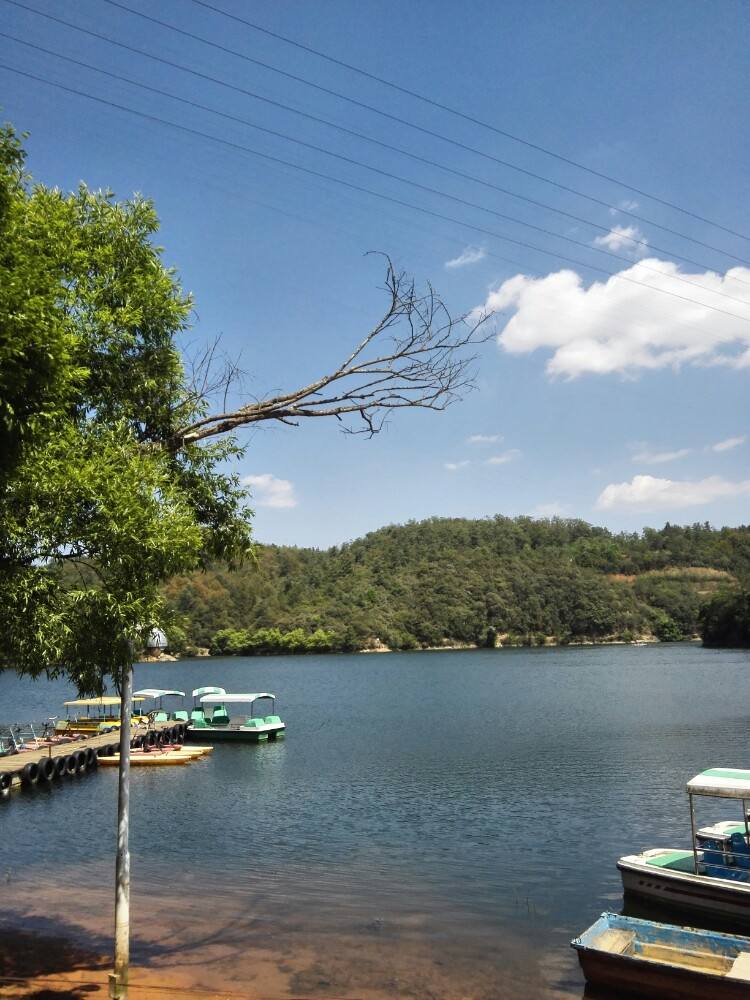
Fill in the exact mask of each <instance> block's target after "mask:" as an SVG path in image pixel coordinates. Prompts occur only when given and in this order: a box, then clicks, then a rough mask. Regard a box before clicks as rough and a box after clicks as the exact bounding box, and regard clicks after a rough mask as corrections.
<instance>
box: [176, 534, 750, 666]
mask: <svg viewBox="0 0 750 1000" xmlns="http://www.w3.org/2000/svg"><path fill="white" fill-rule="evenodd" d="M749 554H750V530H748V529H747V528H737V529H722V530H721V531H716V530H714V529H712V528H711V527H709V526H707V525H690V526H686V527H680V528H678V527H675V526H673V525H666V526H665V527H664V528H662V529H660V530H655V529H650V528H649V529H646V530H645V531H644V532H643V533H641V534H635V533H634V534H619V535H616V534H612V533H610V532H609V531H607V530H605V529H603V528H597V527H592V526H591V525H588V524H586V523H585V522H583V521H578V520H564V519H557V518H555V519H552V520H535V519H532V518H528V517H521V518H515V519H511V518H506V517H500V516H498V517H494V518H487V519H484V520H463V519H444V518H433V519H431V520H428V521H423V522H421V523H410V524H407V525H402V526H392V527H387V528H382V529H381V530H379V531H375V532H373V533H371V534H369V535H367V536H366V537H364V538H361V539H359V540H357V541H355V542H352V543H351V544H348V545H343V546H340V547H335V548H332V549H328V550H326V551H319V550H315V549H296V548H288V547H277V546H258V547H257V550H256V560H255V561H254V563H253V564H252V565H248V566H247V567H245V568H243V569H241V570H239V571H236V572H230V571H228V570H227V569H226V568H224V567H221V566H215V567H214V568H213V569H211V570H210V571H209V572H207V573H201V574H191V575H188V576H182V577H178V578H176V579H174V580H172V581H170V582H169V583H168V584H167V586H166V588H165V593H166V596H167V598H168V600H169V604H170V607H172V609H173V610H174V611H175V613H176V614H178V615H181V616H182V617H183V619H184V621H185V624H186V636H187V641H188V644H189V645H197V646H209V647H211V648H212V649H215V650H217V651H222V652H239V651H243V652H245V653H251V652H254V651H259V649H258V648H257V647H256V648H253V644H252V642H250V641H244V640H242V639H240V640H237V641H235V640H232V642H229V643H228V644H227V643H225V644H223V645H222V643H224V640H223V639H222V640H220V639H219V638H218V636H217V633H220V634H221V635H222V636H224V635H229V634H231V635H235V634H237V633H239V634H241V635H242V636H251V635H253V634H255V633H258V632H259V631H264V630H273V629H275V630H277V631H278V633H279V634H280V635H283V634H287V633H290V632H292V631H294V630H299V629H301V630H302V632H303V633H304V634H305V635H307V636H311V635H312V634H313V633H314V632H315V631H316V630H318V629H323V630H324V631H325V632H326V633H330V634H331V635H332V636H333V639H332V646H333V648H336V649H360V648H363V647H364V646H366V645H367V643H368V642H369V641H371V640H372V639H374V638H379V639H380V640H381V641H383V642H385V643H386V644H387V645H389V646H391V647H394V648H403V649H410V648H417V647H422V646H437V645H441V644H443V643H446V642H464V643H477V644H480V645H486V644H488V641H489V639H490V638H493V637H494V636H506V637H508V638H507V639H506V641H513V642H539V641H543V640H544V637H548V636H554V637H555V638H556V639H558V640H559V641H563V642H564V641H580V640H584V639H602V638H615V637H621V638H623V639H628V638H634V637H635V636H637V635H640V634H653V635H656V636H657V637H658V638H661V639H663V640H674V639H680V638H690V637H692V636H694V635H695V634H696V633H697V631H698V627H699V612H700V608H701V606H702V604H703V603H705V601H706V600H707V599H709V598H710V597H711V596H712V594H713V593H714V592H715V591H716V590H717V588H718V587H720V586H721V585H722V583H724V582H725V581H726V580H727V579H728V578H729V576H730V575H733V574H735V573H737V572H740V571H741V568H742V566H743V565H745V564H746V562H747V559H748V555H749ZM281 648H282V647H281V646H279V647H277V648H275V649H274V651H280V650H281ZM260 651H269V650H268V649H263V650H260Z"/></svg>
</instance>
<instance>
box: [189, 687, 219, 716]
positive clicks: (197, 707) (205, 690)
mask: <svg viewBox="0 0 750 1000" xmlns="http://www.w3.org/2000/svg"><path fill="white" fill-rule="evenodd" d="M206 694H226V691H225V690H224V688H222V687H199V688H196V689H195V690H194V691H193V692H192V694H191V697H192V699H193V710H192V711H191V713H190V721H191V722H195V721H197V722H198V723H199V724H200V722H201V721H203V722H205V721H206V710H205V708H204V707H203V705H201V704H200V701H199V699H200V698H202V697H203V696H204V695H206Z"/></svg>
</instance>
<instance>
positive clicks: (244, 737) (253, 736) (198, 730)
mask: <svg viewBox="0 0 750 1000" xmlns="http://www.w3.org/2000/svg"><path fill="white" fill-rule="evenodd" d="M198 690H200V689H198ZM195 694H196V692H193V695H194V696H195ZM198 697H200V704H201V708H202V709H203V717H202V718H201V717H200V715H198V714H197V713H196V712H193V716H192V721H191V723H190V725H189V726H188V728H187V732H186V734H185V738H186V739H187V740H198V741H201V742H203V741H206V740H208V742H209V743H210V742H213V741H217V742H237V743H258V742H260V741H261V740H275V739H277V738H278V737H279V736H283V734H284V730H285V729H286V726H285V725H284V723H283V722H282V721H281V719H280V718H279V716H278V715H276V714H275V707H276V695H275V694H269V693H268V692H260V693H255V694H227V693H226V692H225V691H223V690H222V689H218V691H213V692H211V693H206V694H203V695H199V696H198ZM264 700H265V701H270V702H271V711H270V713H269V714H268V715H255V714H253V713H254V710H255V705H256V702H259V701H264ZM239 705H247V706H249V711H245V712H242V713H238V711H237V708H236V706H239ZM207 709H210V710H211V715H210V717H209V716H208V714H207Z"/></svg>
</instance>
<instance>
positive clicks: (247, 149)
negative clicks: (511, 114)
mask: <svg viewBox="0 0 750 1000" xmlns="http://www.w3.org/2000/svg"><path fill="white" fill-rule="evenodd" d="M0 69H5V70H8V71H9V72H10V73H16V74H17V75H19V76H24V77H26V78H27V79H30V80H36V81H38V82H39V83H43V84H46V85H47V86H50V87H54V88H56V89H58V90H64V91H66V92H67V93H70V94H75V95H76V96H78V97H85V98H87V99H88V100H91V101H95V102H97V103H98V104H103V105H105V106H106V107H110V108H115V109H116V110H118V111H125V112H127V113H128V114H132V115H135V116H137V117H139V118H144V119H147V120H148V121H152V122H155V123H156V124H158V125H166V126H168V127H169V128H174V129H177V130H179V131H181V132H185V133H187V134H189V135H194V136H198V137H200V138H202V139H207V140H209V141H210V142H217V143H220V144H221V145H223V146H228V147H230V148H232V149H237V150H240V151H241V152H243V153H248V154H249V155H251V156H255V157H259V158H261V159H264V160H267V161H268V162H270V163H276V164H278V165H280V166H284V167H289V168H291V169H292V170H297V171H300V172H301V173H305V174H309V175H310V176H312V177H318V178H322V179H323V180H327V181H331V182H332V183H334V184H339V185H341V186H343V187H346V188H349V189H351V190H352V191H359V192H360V193H362V194H366V195H370V196H371V197H373V198H379V199H380V200H382V201H388V202H391V203H392V204H394V205H400V206H401V207H403V208H408V209H410V210H411V211H416V212H420V213H422V214H423V215H429V216H431V217H433V218H436V219H441V220H442V221H443V222H449V223H451V224H452V225H457V226H463V227H464V228H466V229H471V230H473V231H474V232H478V233H482V234H483V235H485V236H490V237H492V238H493V239H499V240H503V241H504V242H507V243H513V244H515V245H516V246H520V247H524V248H525V249H527V250H533V251H536V252H537V253H542V254H545V255H546V256H548V257H554V258H556V259H558V260H564V261H566V262H567V263H569V264H573V265H575V266H576V267H584V268H588V269H590V270H592V271H598V272H600V273H601V274H606V275H607V277H609V278H612V279H614V280H618V281H627V282H628V283H629V284H633V285H639V286H640V287H642V288H646V289H648V290H649V291H652V292H659V293H661V294H663V295H669V296H670V297H671V298H675V299H680V300H681V301H683V302H689V303H691V305H695V306H699V307H700V308H701V309H707V310H709V311H710V312H715V313H719V314H721V315H724V316H729V317H730V318H732V319H738V320H740V321H741V322H743V323H750V316H740V315H738V314H737V313H733V312H729V311H728V310H726V309H722V308H721V307H719V306H711V305H708V304H707V303H705V302H699V301H697V300H696V299H691V298H689V297H688V296H687V295H681V294H680V293H679V292H673V291H669V289H666V288H659V287H656V286H654V285H649V284H647V283H646V282H644V281H639V280H638V279H637V278H633V277H629V276H628V275H625V274H621V273H616V272H612V271H607V270H606V268H603V267H598V266H597V265H595V264H586V263H585V262H583V261H579V260H576V259H575V258H574V257H568V256H566V255H565V254H561V253H558V252H557V251H554V250H547V249H546V248H545V247H539V246H536V245H535V244H533V243H526V242H524V241H523V240H518V239H515V238H514V237H512V236H507V235H505V234H503V233H497V232H495V231H494V230H491V229H486V228H484V227H482V226H477V225H474V224H473V223H470V222H464V221H462V220H461V219H454V218H452V217H451V216H448V215H444V214H443V213H441V212H435V211H434V210H433V209H429V208H424V207H422V206H420V205H414V204H413V203H411V202H408V201H404V200H403V199H400V198H394V197H392V196H391V195H386V194H382V193H381V192H379V191H373V190H372V189H371V188H366V187H362V186H361V185H359V184H354V183H352V182H351V181H347V180H344V179H343V178H341V177H335V176H334V175H332V174H326V173H324V172H323V171H319V170H313V169H312V168H310V167H304V166H302V165H301V164H298V163H293V162H291V161H290V160H285V159H282V158H281V157H278V156H272V155H271V154H270V153H263V152H261V151H260V150H257V149H252V148H251V147H249V146H243V145H242V144H240V143H236V142H233V141H231V140H230V139H223V138H221V137H220V136H215V135H211V134H210V133H208V132H202V131H201V130H199V129H194V128H191V127H190V126H188V125H181V124H179V123H177V122H173V121H170V120H169V119H166V118H160V117H158V116H157V115H152V114H149V113H148V112H145V111H137V110H136V109H135V108H131V107H128V106H127V105H124V104H118V103H116V102H115V101H109V100H107V99H106V98H103V97H97V96H96V95H94V94H89V93H87V92H86V91H83V90H76V89H75V88H74V87H68V86H67V85H65V84H62V83H57V82H56V81H53V80H48V79H46V78H45V77H41V76H38V75H36V74H34V73H29V72H27V71H26V70H21V69H17V68H16V67H15V66H8V65H7V64H6V63H0ZM641 266H643V265H641ZM659 273H661V272H659ZM663 276H664V277H673V276H672V275H663Z"/></svg>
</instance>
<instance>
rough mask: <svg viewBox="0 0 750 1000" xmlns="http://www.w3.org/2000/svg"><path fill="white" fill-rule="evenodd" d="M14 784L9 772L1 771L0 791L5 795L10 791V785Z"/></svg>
mask: <svg viewBox="0 0 750 1000" xmlns="http://www.w3.org/2000/svg"><path fill="white" fill-rule="evenodd" d="M12 784H13V779H12V778H11V776H10V775H9V774H8V772H7V771H3V772H2V773H0V793H2V794H3V795H4V794H5V793H6V792H8V791H10V786H11V785H12Z"/></svg>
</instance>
